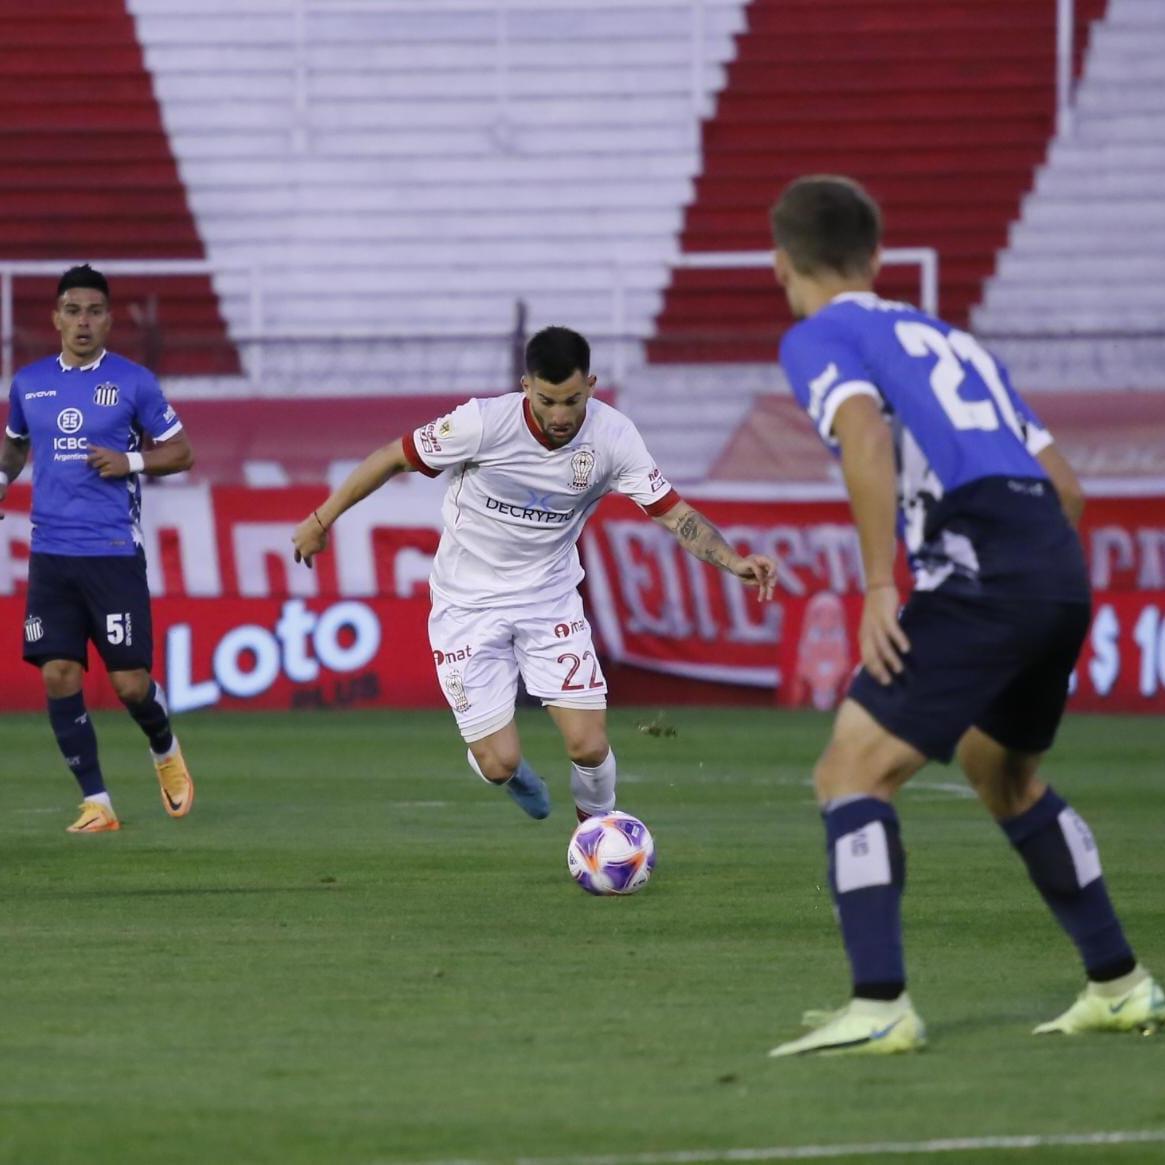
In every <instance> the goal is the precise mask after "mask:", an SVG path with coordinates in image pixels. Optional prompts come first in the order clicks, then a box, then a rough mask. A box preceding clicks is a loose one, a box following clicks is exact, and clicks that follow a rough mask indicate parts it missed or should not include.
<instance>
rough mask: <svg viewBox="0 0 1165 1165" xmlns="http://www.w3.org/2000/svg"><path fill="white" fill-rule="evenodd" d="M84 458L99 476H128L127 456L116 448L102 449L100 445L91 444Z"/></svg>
mask: <svg viewBox="0 0 1165 1165" xmlns="http://www.w3.org/2000/svg"><path fill="white" fill-rule="evenodd" d="M86 460H87V461H88V462H89V465H90V466H91V467H92V468H93V469H96V470H97V473H98V475H99V476H101V477H129V474H130V467H129V457H128V456H127V455H126V454H124V453H118V452H117V450H116V449H103V448H102V447H101V446H100V445H91V446H90V447H89V456H88V457H87V458H86Z"/></svg>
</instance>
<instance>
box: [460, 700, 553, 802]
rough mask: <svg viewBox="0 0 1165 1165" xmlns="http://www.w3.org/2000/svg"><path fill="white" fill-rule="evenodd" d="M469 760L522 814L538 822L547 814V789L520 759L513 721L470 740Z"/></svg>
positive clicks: (520, 745) (519, 748)
mask: <svg viewBox="0 0 1165 1165" xmlns="http://www.w3.org/2000/svg"><path fill="white" fill-rule="evenodd" d="M468 759H469V765H470V768H472V769H473V771H474V772H475V773H477V775H478V776H479V777H481V778H482V780H484V781H487V782H489V783H490V784H491V785H500V786H501V787H502V788H504V789H505V790H506V792H507V793H508V794H509V795H510V796H511V797H512V798H513V799H514V801H516V802H517V804H518V805H519V806H520V808H521V809H522V810H523V811H524V812H525V813H527V814H529V815H530V816H531V817H533V818H535V819H536V820H539V821H541V820H542V819H543V818H545V817H549V816H550V792H549V790H548V789H547V788H546V782H545V781H544V780H543V779H542V778H541V777H540V776H539V775H538V774H537V773H536V772H535V771H534V770H533V769H532V768H531V767H530V766H529V765H528V764H527V763H526V762H525V761H524V760H523V759H522V743H521V741H520V740H519V739H518V726H517V724H516V723H515V722H514V721H513V720H511V721H510V722H509V723H508V724H506V725H505V726H504V727H503V728H500V729H498V730H497V731H496V732H491V733H490V734H489V735H488V736H484V737H482V738H481V739H480V740H471V741H470V742H469V753H468Z"/></svg>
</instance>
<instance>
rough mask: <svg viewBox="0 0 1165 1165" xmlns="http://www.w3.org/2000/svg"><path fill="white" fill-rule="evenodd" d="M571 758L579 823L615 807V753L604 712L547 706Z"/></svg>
mask: <svg viewBox="0 0 1165 1165" xmlns="http://www.w3.org/2000/svg"><path fill="white" fill-rule="evenodd" d="M546 711H547V712H549V713H550V718H551V720H553V721H554V723H555V725H556V726H557V727H558V731H559V732H561V733H562V743H563V744H564V745H565V746H566V755H567V756H569V757H570V761H571V765H570V792H571V795H572V796H573V797H574V807H575V814H576V815H577V817H578V819H579V821H586V820H587V818H588V817H595V816H598V815H599V814H601V813H609V812H610V811H611V810H612V809H614V808H615V781H616V766H615V754H614V752H613V751H612V750H611V745H610V742H609V741H608V739H607V710H606V709H605V708H579V707H571V706H569V705H565V704H547V705H546Z"/></svg>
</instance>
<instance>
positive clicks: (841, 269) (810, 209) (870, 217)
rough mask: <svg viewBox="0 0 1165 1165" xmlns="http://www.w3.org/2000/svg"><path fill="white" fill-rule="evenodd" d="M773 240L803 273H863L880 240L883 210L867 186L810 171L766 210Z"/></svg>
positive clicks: (788, 187) (787, 187)
mask: <svg viewBox="0 0 1165 1165" xmlns="http://www.w3.org/2000/svg"><path fill="white" fill-rule="evenodd" d="M769 220H770V222H771V224H772V228H773V242H774V243H775V244H776V245H777V246H778V247H780V248H781V249H782V250H784V251H786V252H787V253H788V256H789V258H790V259H791V260H792V263H793V266H794V267H795V268H796V269H797V270H798V271H800V272H801V274H802V275H812V274H814V273H815V272H817V271H821V270H823V269H825V270H829V271H835V272H837V273H838V274H841V275H861V274H864V273H865V272H867V271H868V270H869V269H870V264H871V262H872V260H873V258H874V253H875V252H876V251H877V249H878V244H879V243H880V242H881V241H882V212H881V210H879V209H878V204H877V203H876V202H875V201H874V200H873V198H871V197H870V195H869V193H868V192H867V191H866V189H865V187H863V186H862V185H861V183H860V182H855V181H854V180H853V179H852V178H843V177H841V176H840V175H836V174H813V175H810V176H808V177H805V178H798V179H797V180H796V181H795V182H792V183H790V184H789V185H788V186H786V187H785V190H784V192H783V193H782V194H781V197H780V198H779V199H778V200H777V202H776V204H775V205H774V206H773V208H772V210H771V211H770V213H769Z"/></svg>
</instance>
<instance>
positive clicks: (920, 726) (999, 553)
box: [770, 176, 1165, 1056]
mask: <svg viewBox="0 0 1165 1165" xmlns="http://www.w3.org/2000/svg"><path fill="white" fill-rule="evenodd" d="M772 229H773V240H774V243H775V247H776V253H775V265H776V275H777V281H778V282H779V283H780V284H781V286H782V287H783V288H784V290H785V294H786V297H787V298H788V301H789V306H790V307H791V309H792V311H793V315H794V316H795V317H796V318H797V319H798V321H799V322H798V323H797V324H795V325H794V327H792V328H791V329H790V330H789V331H788V332H787V333H786V335H785V338H784V341H783V343H782V345H781V364H782V366H783V367H784V369H785V372H786V374H787V376H788V378H789V381H790V384H791V385H792V388H793V391H794V393H795V394H796V396H797V399H798V400H799V401H800V402H801V404H802V405H803V406H804V408H805V409H806V410H807V412H808V413H809V417H810V419H811V420H812V422H813V424H814V425H815V426H816V428H817V431H818V433H819V434H820V435H821V438H822V440H824V441H825V443H826V444H827V445H828V446H829V447H830V448H831V449H832V450H834V451H835V452H836V453H837V455H838V457H839V458H840V461H841V469H842V475H843V477H844V479H845V484H846V489H847V491H848V493H849V498H850V504H851V508H852V510H853V516H854V523H855V525H856V527H857V532H858V537H859V541H860V544H861V553H862V562H863V566H864V568H865V580H866V597H865V604H864V607H863V610H862V617H861V624H860V628H859V635H858V638H859V643H860V647H861V656H862V668H861V669H860V671H859V672H858V673H857V675H856V676H855V678H854V681H853V683H852V685H851V687H850V690H849V695H848V698H847V699H846V700H845V701H844V702H843V703H842V705H841V707H840V709H839V710H838V713H837V718H836V720H835V722H834V727H833V735H832V738H831V740H830V742H829V744H828V746H827V747H826V749H825V751H824V753H823V754H822V755H821V757H820V759H819V760H818V762H817V766H816V769H815V770H814V774H813V776H814V785H815V788H816V792H817V798H818V802H819V804H820V807H821V813H822V817H823V819H824V822H825V835H826V849H827V854H828V860H829V886H830V891H831V893H832V895H833V901H834V905H835V907H836V912H837V917H838V920H839V923H840V926H841V933H842V939H843V941H844V943H845V949H846V954H847V955H848V956H849V963H850V969H851V972H852V977H853V997H852V999H851V1001H850V1002H849V1003H848V1004H847V1005H846V1006H845V1007H842V1008H841V1009H840V1010H838V1011H832V1012H826V1011H815V1012H807V1013H806V1015H805V1025H806V1026H807V1027H808V1028H810V1029H811V1030H810V1031H809V1032H808V1034H806V1035H803V1036H801V1037H800V1038H799V1039H793V1040H789V1041H788V1042H786V1043H783V1044H780V1045H779V1046H777V1047H775V1048H773V1049H772V1052H771V1053H770V1054H771V1055H773V1056H797V1055H807V1054H812V1053H875V1054H876V1053H882V1052H904V1051H910V1050H913V1049H915V1048H919V1047H921V1046H923V1044H924V1043H925V1041H926V1036H925V1031H924V1028H923V1025H922V1021H921V1019H920V1018H919V1016H918V1014H917V1012H916V1011H915V1010H914V1007H913V1004H912V1003H911V1001H910V998H909V996H908V995H907V993H906V970H905V964H904V960H903V953H902V926H901V921H900V914H899V904H900V900H901V897H902V891H903V887H904V885H905V880H906V856H905V851H904V849H903V845H902V840H901V836H900V830H899V823H898V815H897V813H896V812H895V810H894V807H893V805H892V803H891V802H892V798H893V796H894V794H895V793H896V792H897V791H898V789H900V788H901V787H902V785H904V784H905V783H906V782H907V781H908V780H909V779H910V778H911V776H913V775H914V774H915V773H916V772H917V771H918V770H919V769H920V768H922V766H923V765H924V764H926V763H927V761H928V760H938V761H942V762H944V763H946V762H949V761H950V760H951V759H952V758H953V757H957V758H958V761H959V764H960V765H961V767H962V769H963V771H964V773H965V774H966V776H967V779H968V780H969V781H970V783H971V786H972V787H973V788H974V790H975V792H976V793H977V794H978V796H979V798H980V800H981V801H982V802H983V804H984V806H985V808H986V809H987V811H988V813H990V814H991V815H992V817H994V818H995V820H996V821H997V822H998V824H999V826H1000V828H1001V830H1002V832H1003V834H1004V836H1005V837H1006V838H1007V840H1008V841H1009V842H1010V843H1011V845H1012V846H1013V847H1014V849H1015V851H1016V853H1017V854H1018V856H1019V857H1020V859H1021V860H1022V861H1023V863H1024V865H1025V866H1026V867H1027V871H1028V874H1029V875H1030V877H1031V880H1032V882H1033V883H1034V884H1035V886H1036V889H1037V890H1038V891H1039V892H1040V894H1041V896H1042V897H1043V899H1044V901H1045V902H1046V904H1047V906H1048V908H1049V909H1050V910H1051V912H1052V914H1053V915H1054V916H1055V918H1056V921H1057V922H1058V923H1059V924H1060V926H1061V927H1062V928H1063V930H1064V931H1065V932H1066V934H1067V936H1068V937H1069V939H1071V941H1072V943H1073V944H1074V945H1075V947H1076V949H1077V951H1078V952H1079V955H1080V958H1081V961H1082V962H1083V964H1084V969H1085V973H1086V974H1087V977H1088V982H1087V985H1086V987H1085V989H1084V991H1083V992H1082V993H1081V994H1080V996H1079V998H1078V999H1077V1000H1076V1002H1075V1003H1074V1004H1073V1005H1072V1006H1071V1007H1069V1008H1068V1010H1067V1011H1065V1012H1064V1013H1063V1014H1062V1015H1060V1016H1058V1017H1057V1018H1055V1019H1053V1020H1050V1021H1048V1022H1047V1023H1043V1024H1040V1025H1039V1026H1038V1027H1037V1028H1036V1029H1035V1031H1036V1034H1047V1033H1060V1034H1066V1035H1074V1034H1077V1033H1080V1032H1088V1031H1135V1030H1142V1031H1147V1030H1151V1029H1155V1028H1156V1027H1157V1026H1159V1025H1160V1024H1161V1023H1162V1022H1165V995H1163V994H1162V991H1161V987H1160V986H1159V985H1158V984H1157V982H1156V981H1155V980H1154V979H1153V978H1152V976H1151V975H1150V974H1149V972H1148V971H1147V970H1146V969H1145V968H1144V967H1142V966H1141V965H1140V964H1139V963H1138V962H1137V960H1136V957H1135V956H1134V954H1133V951H1132V949H1131V947H1130V946H1129V944H1128V941H1127V940H1126V938H1125V935H1124V932H1123V930H1122V928H1121V924H1120V922H1119V921H1118V919H1117V916H1116V913H1115V912H1114V910H1113V907H1112V904H1111V902H1110V901H1109V897H1108V892H1107V890H1106V888H1105V883H1104V877H1103V875H1102V873H1101V866H1100V856H1099V851H1098V849H1097V845H1096V842H1095V840H1094V839H1093V836H1092V833H1091V831H1090V830H1089V828H1088V826H1087V824H1086V823H1085V822H1084V820H1083V819H1082V818H1081V817H1080V815H1079V814H1078V813H1076V812H1075V810H1073V809H1072V808H1071V807H1070V806H1069V805H1068V804H1067V802H1066V801H1065V800H1064V799H1063V798H1062V797H1061V796H1060V795H1059V794H1058V793H1057V792H1056V791H1055V790H1054V789H1052V788H1051V786H1049V785H1047V784H1045V783H1044V781H1043V779H1042V778H1041V776H1040V773H1039V770H1040V765H1041V761H1042V759H1043V755H1044V753H1045V752H1046V751H1047V749H1048V748H1049V747H1050V746H1051V744H1052V741H1053V739H1054V737H1055V734H1056V729H1057V727H1058V725H1059V722H1060V717H1061V715H1062V714H1063V711H1064V704H1065V701H1066V699H1067V694H1068V683H1069V679H1070V676H1071V673H1072V668H1073V667H1074V665H1075V663H1076V657H1077V654H1078V653H1079V651H1080V647H1081V645H1082V643H1083V641H1084V637H1085V635H1086V633H1087V630H1088V625H1089V616H1090V601H1091V597H1090V593H1089V583H1088V574H1087V571H1086V569H1085V564H1084V556H1083V551H1082V548H1081V546H1080V541H1079V538H1078V537H1077V535H1076V531H1075V530H1074V529H1073V526H1074V524H1075V521H1076V519H1077V518H1078V517H1079V514H1080V509H1081V507H1082V505H1083V497H1082V495H1081V493H1080V489H1079V486H1078V484H1077V482H1076V478H1075V476H1074V475H1073V473H1072V471H1071V469H1070V468H1069V466H1068V464H1067V462H1066V461H1065V460H1064V459H1063V457H1061V455H1060V454H1059V452H1058V451H1057V450H1056V448H1055V446H1054V445H1053V443H1052V438H1051V436H1050V434H1049V433H1048V432H1047V431H1046V430H1045V429H1044V428H1043V426H1042V425H1041V424H1040V423H1039V421H1038V420H1037V418H1036V416H1035V414H1034V413H1033V412H1032V411H1031V409H1030V408H1028V406H1027V405H1026V404H1025V403H1024V401H1023V400H1022V399H1021V398H1020V396H1019V395H1018V394H1017V393H1016V391H1015V389H1014V388H1013V387H1012V385H1011V382H1010V380H1009V379H1008V375H1007V371H1006V370H1005V368H1004V367H1003V365H1002V364H1000V363H999V362H998V361H997V360H996V359H995V358H994V357H993V356H992V355H991V354H990V353H989V352H987V351H986V349H984V348H983V347H982V346H981V345H980V344H979V343H978V342H977V341H976V340H975V339H974V337H972V336H971V335H970V334H968V333H967V332H964V331H961V330H959V329H957V328H953V327H951V326H950V325H949V324H947V323H944V322H943V321H942V320H939V319H935V318H933V317H931V316H928V315H925V314H924V313H923V312H920V311H918V310H917V309H915V308H914V307H911V306H909V305H908V304H904V303H893V302H890V301H887V300H884V299H880V298H879V297H878V296H877V295H875V294H874V292H873V282H874V277H875V275H876V274H877V270H878V258H879V246H880V241H881V214H880V211H879V209H878V207H877V205H876V204H875V203H874V201H873V200H872V199H871V198H870V196H869V195H868V194H867V193H866V191H865V190H863V189H862V188H861V186H859V185H858V184H857V183H855V182H852V181H849V180H847V179H844V178H836V177H828V176H825V177H812V178H802V179H799V180H798V181H796V182H794V183H793V184H792V185H791V186H789V187H788V188H787V189H786V190H785V192H784V193H783V194H782V196H781V198H780V199H779V201H778V202H777V204H776V205H775V206H774V207H773V210H772ZM896 533H897V534H900V535H901V537H902V540H903V542H904V543H905V546H906V551H907V557H908V559H909V562H910V566H911V568H912V570H913V573H914V590H913V593H912V594H911V596H910V599H909V601H908V602H907V603H906V605H905V607H904V608H902V609H901V611H900V610H899V596H898V588H897V585H896V583H895V579H894V560H895V552H896ZM955 873H956V876H957V871H955Z"/></svg>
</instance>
